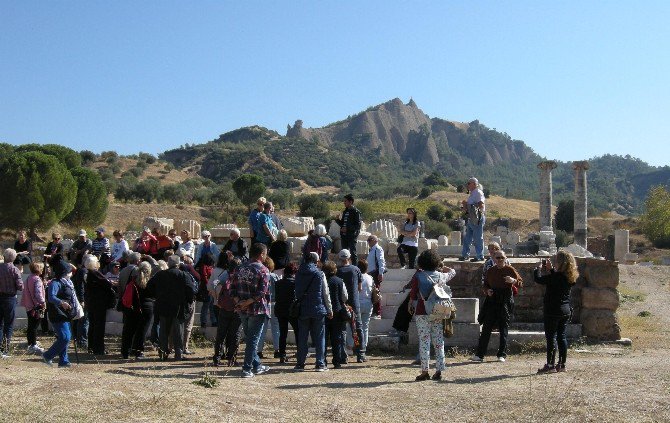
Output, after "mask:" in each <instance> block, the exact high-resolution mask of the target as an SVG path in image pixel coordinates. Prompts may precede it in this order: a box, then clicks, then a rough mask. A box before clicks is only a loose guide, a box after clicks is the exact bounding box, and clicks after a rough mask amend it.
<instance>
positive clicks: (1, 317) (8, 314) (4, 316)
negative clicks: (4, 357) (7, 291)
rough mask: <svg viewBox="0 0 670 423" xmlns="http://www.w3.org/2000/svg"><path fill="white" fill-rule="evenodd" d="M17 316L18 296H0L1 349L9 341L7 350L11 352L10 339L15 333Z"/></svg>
mask: <svg viewBox="0 0 670 423" xmlns="http://www.w3.org/2000/svg"><path fill="white" fill-rule="evenodd" d="M15 317H16V297H0V330H1V331H2V333H1V334H0V349H3V345H4V342H6V343H7V347H5V350H4V351H5V352H7V353H9V346H10V341H11V340H12V334H13V333H14V318H15Z"/></svg>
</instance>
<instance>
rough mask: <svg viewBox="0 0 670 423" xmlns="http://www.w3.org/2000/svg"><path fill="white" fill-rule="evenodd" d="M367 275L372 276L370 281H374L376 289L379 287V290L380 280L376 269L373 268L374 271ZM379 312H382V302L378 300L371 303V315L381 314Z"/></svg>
mask: <svg viewBox="0 0 670 423" xmlns="http://www.w3.org/2000/svg"><path fill="white" fill-rule="evenodd" d="M369 275H370V276H372V281H373V282H374V284H375V286H376V287H377V289H379V290H380V291H381V289H382V288H381V287H382V281H380V280H379V272H378V271H377V270H375V271H372V272H370V273H369ZM381 314H382V303H381V301H380V302H378V303H377V304H372V315H373V316H381Z"/></svg>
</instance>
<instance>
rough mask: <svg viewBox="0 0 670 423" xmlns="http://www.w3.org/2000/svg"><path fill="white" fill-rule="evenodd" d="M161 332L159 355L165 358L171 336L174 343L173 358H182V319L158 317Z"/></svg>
mask: <svg viewBox="0 0 670 423" xmlns="http://www.w3.org/2000/svg"><path fill="white" fill-rule="evenodd" d="M160 322H161V330H160V332H159V339H160V354H161V357H162V358H167V354H168V351H169V349H168V338H169V337H170V334H172V342H173V343H174V356H175V358H177V359H180V358H181V357H182V352H183V351H184V319H180V318H177V317H176V316H160Z"/></svg>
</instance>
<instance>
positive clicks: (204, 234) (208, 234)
mask: <svg viewBox="0 0 670 423" xmlns="http://www.w3.org/2000/svg"><path fill="white" fill-rule="evenodd" d="M202 236H212V234H211V233H210V232H209V231H202Z"/></svg>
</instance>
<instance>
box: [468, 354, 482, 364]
mask: <svg viewBox="0 0 670 423" xmlns="http://www.w3.org/2000/svg"><path fill="white" fill-rule="evenodd" d="M470 361H474V362H475V363H481V362H482V361H484V359H483V358H482V357H480V356H478V355H473V356H472V357H470Z"/></svg>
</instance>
